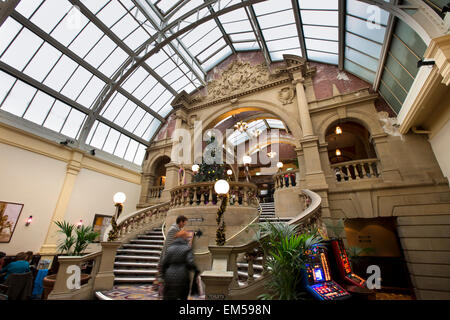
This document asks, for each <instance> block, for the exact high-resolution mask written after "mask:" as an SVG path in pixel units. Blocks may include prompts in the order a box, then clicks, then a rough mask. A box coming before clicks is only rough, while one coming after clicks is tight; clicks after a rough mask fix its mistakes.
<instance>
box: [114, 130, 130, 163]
mask: <svg viewBox="0 0 450 320" xmlns="http://www.w3.org/2000/svg"><path fill="white" fill-rule="evenodd" d="M129 142H130V138H128V137H127V136H124V135H123V134H121V135H120V138H119V141H118V142H117V145H116V149H115V150H114V155H115V156H118V157H120V158H123V157H124V155H125V151H127V147H128V143H129Z"/></svg>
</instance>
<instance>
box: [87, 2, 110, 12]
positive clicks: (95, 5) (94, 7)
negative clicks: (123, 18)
mask: <svg viewBox="0 0 450 320" xmlns="http://www.w3.org/2000/svg"><path fill="white" fill-rule="evenodd" d="M109 1H110V0H95V1H92V0H81V2H82V3H83V4H84V5H85V6H86V7H87V8H88V9H89V10H91V11H92V12H93V13H98V12H99V11H100V9H102V8H103V7H104V6H105V5H106V4H107V3H108V2H109Z"/></svg>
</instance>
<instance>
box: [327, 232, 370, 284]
mask: <svg viewBox="0 0 450 320" xmlns="http://www.w3.org/2000/svg"><path fill="white" fill-rule="evenodd" d="M327 247H328V253H329V255H328V257H329V259H330V264H331V269H332V275H333V278H334V279H336V281H337V282H339V283H340V284H342V285H351V286H357V287H360V288H366V280H364V279H363V278H361V277H360V276H358V275H356V274H354V273H353V272H352V267H351V264H350V261H349V260H348V256H347V251H345V246H344V242H343V241H342V239H333V240H329V241H327ZM333 256H334V258H333Z"/></svg>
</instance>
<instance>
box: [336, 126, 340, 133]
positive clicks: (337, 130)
mask: <svg viewBox="0 0 450 320" xmlns="http://www.w3.org/2000/svg"><path fill="white" fill-rule="evenodd" d="M335 132H336V134H342V128H341V127H339V126H337V127H336V131H335Z"/></svg>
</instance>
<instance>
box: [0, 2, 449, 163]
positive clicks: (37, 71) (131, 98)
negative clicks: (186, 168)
mask: <svg viewBox="0 0 450 320" xmlns="http://www.w3.org/2000/svg"><path fill="white" fill-rule="evenodd" d="M385 1H386V2H393V3H396V2H395V1H389V0H385ZM242 2H244V3H245V4H246V6H242V7H240V8H238V9H236V10H234V11H231V12H228V13H225V14H222V15H214V13H217V12H219V11H220V10H223V9H224V8H228V7H230V6H233V5H236V4H242ZM426 2H427V3H428V4H429V5H430V6H431V7H433V9H435V10H438V9H439V8H441V7H442V6H443V2H442V1H426ZM196 8H197V10H196V11H193V13H192V14H191V12H192V10H194V9H196ZM374 8H375V7H369V5H368V4H367V3H366V2H360V1H357V0H320V1H317V0H268V1H262V2H261V1H260V2H258V3H254V4H251V5H250V4H249V3H248V1H245V0H220V1H213V0H190V1H186V0H22V1H20V2H19V4H18V5H17V6H16V8H15V10H14V11H13V12H12V14H11V15H10V16H9V17H8V18H7V19H6V21H5V22H4V23H3V24H2V25H1V27H0V82H1V84H2V85H1V86H0V109H1V111H0V112H2V113H1V114H0V115H5V114H8V115H9V116H8V117H12V118H14V119H15V120H17V121H19V122H22V123H23V124H24V125H23V127H27V123H28V122H32V123H34V124H36V125H38V126H41V127H44V128H47V129H49V130H51V131H52V132H57V133H59V134H60V135H61V138H62V139H63V138H64V137H70V138H72V139H75V140H76V143H77V144H78V145H79V146H80V147H82V148H85V149H89V148H91V149H92V148H96V149H100V150H103V151H105V152H106V153H109V154H112V155H115V156H117V157H119V158H122V159H125V160H126V161H129V162H132V163H135V164H136V165H140V164H141V163H142V160H143V157H144V154H145V148H146V146H148V145H149V141H151V139H152V137H153V136H154V134H155V133H156V132H157V130H158V128H159V127H160V126H161V125H162V123H163V122H164V121H165V119H166V118H167V116H168V115H169V113H170V112H171V111H172V107H171V106H170V102H171V100H172V99H173V97H174V96H175V95H176V94H177V93H179V92H181V91H182V90H185V91H187V92H192V91H193V90H195V89H197V88H199V87H201V86H204V85H205V84H206V73H207V72H208V71H209V70H210V69H211V68H213V67H214V66H215V65H217V64H218V63H219V62H220V61H222V60H223V59H225V58H226V57H228V56H229V55H231V54H234V53H236V52H239V51H246V50H261V51H262V52H263V54H264V57H265V59H266V63H267V64H269V63H271V62H274V61H281V60H282V57H283V54H295V55H298V56H302V57H306V58H307V59H308V60H311V61H317V62H323V63H330V64H335V65H338V66H339V67H340V68H341V69H345V70H347V71H349V72H352V73H354V74H356V75H357V76H359V77H361V78H363V79H365V80H367V81H369V82H371V83H373V85H374V88H375V89H378V87H379V86H381V87H380V90H381V91H382V94H383V95H384V96H385V98H386V99H387V101H388V103H390V104H391V105H394V106H393V109H394V110H396V111H398V110H399V105H400V107H401V102H402V101H403V100H404V96H405V95H406V93H407V92H408V90H409V87H410V83H411V79H409V78H407V76H409V77H410V78H412V79H413V78H414V76H415V72H414V71H415V70H409V69H408V66H409V64H408V63H406V62H405V61H403V60H402V54H401V53H400V54H398V53H396V52H395V50H396V49H395V48H396V47H402V46H403V47H405V48H406V49H409V51H410V52H414V55H413V56H414V59H417V60H418V59H419V58H420V57H421V54H423V45H422V44H421V40H420V39H418V40H417V41H416V40H414V43H410V42H408V40H405V39H409V38H411V37H408V35H407V34H406V33H408V32H409V34H410V35H411V36H415V33H414V31H413V30H412V29H410V28H409V27H403V29H402V27H401V26H400V27H399V26H397V27H396V28H395V32H393V31H392V30H393V29H394V26H393V25H394V24H393V17H392V16H391V15H389V14H388V13H387V12H386V11H384V10H382V9H377V10H374ZM188 14H190V15H189V16H188ZM207 16H214V17H213V18H212V19H209V20H208V21H206V22H204V23H202V24H199V25H196V26H195V27H194V28H193V29H191V30H190V31H188V32H186V33H184V34H182V35H181V36H180V37H178V38H175V39H174V40H172V41H170V42H168V44H167V45H165V46H164V47H162V48H161V49H160V50H159V51H158V52H157V53H156V54H154V55H152V56H151V57H150V58H149V59H148V60H146V61H145V63H143V64H141V65H140V66H139V67H138V68H136V70H134V72H133V73H131V74H130V75H129V76H128V78H127V79H126V80H125V81H123V82H122V83H121V84H120V86H118V87H117V90H115V91H114V92H113V94H112V95H111V96H110V98H109V99H108V100H107V101H102V98H101V97H102V96H104V95H105V93H107V92H108V88H110V87H112V86H113V85H114V83H115V82H116V81H117V80H118V79H120V77H121V76H122V74H123V72H121V71H120V70H122V69H121V67H122V66H124V65H125V64H126V62H127V60H129V59H130V57H139V56H142V55H143V54H145V52H146V51H145V50H144V51H139V54H137V52H138V50H139V49H141V48H143V46H142V45H143V44H144V43H145V42H146V41H148V39H149V38H150V37H152V36H154V35H156V34H158V35H159V37H158V39H157V42H161V41H164V40H165V39H166V38H168V37H169V36H171V35H172V34H173V33H175V32H176V31H177V30H179V29H180V28H183V27H186V26H188V25H190V24H192V23H195V22H196V21H197V20H199V19H201V18H203V17H207ZM181 17H183V19H180V18H181ZM374 19H376V22H375V23H374V22H373V20H374ZM173 22H177V24H176V26H177V28H175V29H176V30H175V29H174V30H172V29H170V30H167V26H168V25H170V23H173ZM408 28H409V30H407V29H408ZM404 30H406V31H404ZM392 34H394V35H393V38H394V40H392V41H393V42H395V43H394V48H392V47H391V48H390V50H388V49H387V47H388V46H387V45H386V44H387V40H390V39H391V36H392ZM399 50H400V49H399ZM405 59H406V58H405ZM414 59H413V60H414ZM385 61H387V63H389V64H390V65H389V66H385V63H386V62H385ZM411 63H412V64H414V63H415V61H412V62H411ZM395 64H398V65H399V68H400V69H401V67H402V66H403V69H402V70H403V71H406V76H405V72H403V71H402V70H400V69H399V71H398V72H397V69H398V68H397V67H396V66H395ZM396 87H400V88H401V90H402V91H401V92H400V93H397V91H396V89H395V88H396ZM43 130H44V129H43ZM114 159H116V158H114Z"/></svg>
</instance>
